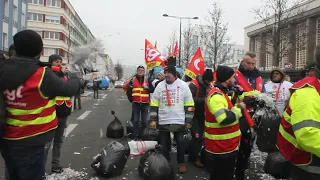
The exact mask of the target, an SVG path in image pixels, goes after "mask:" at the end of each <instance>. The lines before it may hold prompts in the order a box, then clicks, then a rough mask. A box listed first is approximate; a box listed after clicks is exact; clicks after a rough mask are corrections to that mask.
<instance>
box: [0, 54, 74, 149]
mask: <svg viewBox="0 0 320 180" xmlns="http://www.w3.org/2000/svg"><path fill="white" fill-rule="evenodd" d="M41 66H44V64H43V63H41V61H40V60H35V59H27V58H23V57H13V58H11V59H8V60H6V61H4V62H3V63H1V64H0V84H1V86H0V91H5V90H14V89H16V88H18V87H19V86H20V85H21V84H24V83H25V82H26V81H27V80H28V79H29V78H30V77H31V76H32V75H33V74H34V73H35V72H36V71H37V69H38V68H39V67H41ZM78 88H79V79H78V78H77V77H73V78H71V79H70V80H69V81H68V82H64V81H63V80H62V79H60V78H59V77H58V76H57V75H56V74H55V73H54V72H53V71H52V70H51V69H50V68H46V71H45V74H44V77H43V80H42V83H41V86H40V91H41V92H42V94H43V95H44V96H46V97H49V98H54V97H56V96H73V95H75V94H76V92H77V90H78ZM53 135H54V130H52V131H49V132H47V133H44V134H41V135H37V136H33V137H30V138H25V139H22V140H15V141H9V140H8V141H6V142H8V143H15V144H16V145H19V146H37V145H43V144H46V143H48V142H50V141H51V140H52V138H53Z"/></svg>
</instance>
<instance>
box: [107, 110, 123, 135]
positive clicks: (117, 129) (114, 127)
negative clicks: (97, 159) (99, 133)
mask: <svg viewBox="0 0 320 180" xmlns="http://www.w3.org/2000/svg"><path fill="white" fill-rule="evenodd" d="M111 114H112V115H113V116H114V120H113V121H111V123H110V124H109V125H108V128H107V137H108V138H114V139H118V138H122V137H123V136H124V129H123V126H122V123H121V121H120V120H119V119H118V118H117V117H116V116H115V112H114V111H111Z"/></svg>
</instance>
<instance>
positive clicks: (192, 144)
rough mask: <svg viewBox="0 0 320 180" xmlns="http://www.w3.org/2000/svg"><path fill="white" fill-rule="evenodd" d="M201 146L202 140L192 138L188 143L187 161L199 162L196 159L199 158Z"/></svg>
mask: <svg viewBox="0 0 320 180" xmlns="http://www.w3.org/2000/svg"><path fill="white" fill-rule="evenodd" d="M202 146H203V139H202V138H193V139H191V140H190V141H189V142H188V148H187V149H188V154H189V156H188V160H189V161H191V162H194V161H197V160H200V159H198V158H199V157H201V149H202Z"/></svg>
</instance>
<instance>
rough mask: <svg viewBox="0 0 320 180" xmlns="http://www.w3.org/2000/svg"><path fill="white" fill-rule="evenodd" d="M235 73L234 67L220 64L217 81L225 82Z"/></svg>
mask: <svg viewBox="0 0 320 180" xmlns="http://www.w3.org/2000/svg"><path fill="white" fill-rule="evenodd" d="M233 74H234V70H233V69H232V68H230V67H228V66H218V69H217V81H218V82H225V81H226V80H228V79H230V78H231V76H232V75H233Z"/></svg>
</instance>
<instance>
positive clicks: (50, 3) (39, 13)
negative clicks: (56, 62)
mask: <svg viewBox="0 0 320 180" xmlns="http://www.w3.org/2000/svg"><path fill="white" fill-rule="evenodd" d="M28 3H29V6H28V29H32V30H35V31H36V32H38V33H39V35H41V37H42V38H43V44H44V48H43V52H42V56H41V60H42V61H48V57H49V56H50V55H51V54H59V55H60V56H62V57H63V61H64V62H65V63H66V62H69V61H68V60H69V56H68V52H69V50H70V49H71V48H72V47H73V46H81V45H84V44H87V43H89V42H91V41H92V40H94V36H93V35H92V33H91V32H90V30H89V28H88V27H87V26H86V25H85V24H84V23H83V22H82V20H81V18H80V17H79V15H78V14H77V12H76V11H75V9H74V8H73V7H72V5H71V3H70V2H69V1H68V0H28Z"/></svg>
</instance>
